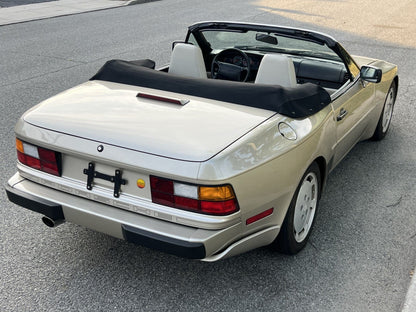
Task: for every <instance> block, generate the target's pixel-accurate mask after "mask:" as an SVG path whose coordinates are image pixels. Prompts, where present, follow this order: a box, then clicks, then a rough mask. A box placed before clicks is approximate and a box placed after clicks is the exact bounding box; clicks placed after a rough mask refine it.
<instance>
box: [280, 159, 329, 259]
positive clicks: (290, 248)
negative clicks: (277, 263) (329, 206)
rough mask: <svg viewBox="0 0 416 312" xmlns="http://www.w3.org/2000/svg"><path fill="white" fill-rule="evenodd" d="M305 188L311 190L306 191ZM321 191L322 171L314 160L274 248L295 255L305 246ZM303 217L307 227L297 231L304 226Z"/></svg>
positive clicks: (289, 210)
mask: <svg viewBox="0 0 416 312" xmlns="http://www.w3.org/2000/svg"><path fill="white" fill-rule="evenodd" d="M304 183H305V185H304ZM305 188H306V189H305ZM301 189H302V190H301ZM305 190H306V191H309V192H305ZM320 192H321V172H320V170H319V166H318V164H317V163H316V162H314V163H312V164H311V165H310V166H309V167H308V169H307V170H306V172H305V174H304V175H303V177H302V179H301V181H300V183H299V185H298V187H297V189H296V192H295V194H294V195H293V198H292V201H291V203H290V206H289V209H288V211H287V213H286V217H285V220H284V221H283V224H282V228H281V229H280V233H279V235H278V236H277V238H276V240H275V241H274V242H273V243H272V247H273V248H274V249H277V250H278V251H279V252H281V253H285V254H289V255H294V254H297V253H298V252H299V251H300V250H302V249H303V248H304V247H305V245H306V243H307V241H308V239H309V236H310V234H311V231H312V227H313V224H314V221H315V216H316V211H317V209H318V204H319V198H320V195H321V194H320ZM308 193H310V198H309V199H308V200H306V199H307V198H306V197H308V196H309V195H307V194H308ZM301 195H302V197H304V198H303V199H301V198H300V197H301ZM304 206H307V207H304ZM312 206H313V207H312ZM302 207H303V208H302ZM305 208H306V209H305ZM308 211H309V213H312V212H313V213H312V215H310V214H308ZM295 214H296V216H295ZM303 217H305V219H307V220H308V221H306V222H307V224H304V227H307V228H306V229H305V228H303V229H302V230H301V231H299V232H296V230H297V229H296V228H302V226H299V225H300V224H299V220H300V221H301V223H302V222H304V221H303V220H302V219H303ZM295 219H296V220H298V222H297V225H295V222H296V221H295Z"/></svg>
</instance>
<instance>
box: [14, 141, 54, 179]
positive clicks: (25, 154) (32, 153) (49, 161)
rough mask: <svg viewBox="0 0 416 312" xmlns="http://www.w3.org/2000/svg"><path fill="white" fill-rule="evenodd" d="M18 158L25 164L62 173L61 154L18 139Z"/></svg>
mask: <svg viewBox="0 0 416 312" xmlns="http://www.w3.org/2000/svg"><path fill="white" fill-rule="evenodd" d="M16 149H17V159H18V160H19V161H20V162H21V163H22V164H24V165H26V166H28V167H31V168H34V169H37V170H41V171H43V172H46V173H50V174H53V175H56V176H60V175H61V170H60V159H61V154H60V153H58V152H55V151H52V150H48V149H45V148H42V147H38V146H35V145H32V144H29V143H26V142H23V141H21V140H19V139H16Z"/></svg>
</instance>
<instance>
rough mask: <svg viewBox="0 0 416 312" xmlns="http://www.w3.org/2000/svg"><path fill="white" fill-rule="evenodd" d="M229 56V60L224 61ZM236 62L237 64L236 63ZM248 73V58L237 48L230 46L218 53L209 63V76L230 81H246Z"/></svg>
mask: <svg viewBox="0 0 416 312" xmlns="http://www.w3.org/2000/svg"><path fill="white" fill-rule="evenodd" d="M226 57H227V58H231V62H232V63H230V62H224V60H225V59H226ZM239 60H240V61H239ZM236 63H237V64H236ZM249 75H250V59H249V57H248V55H247V54H246V53H244V52H243V51H241V50H239V49H235V48H230V49H225V50H222V51H221V52H220V53H218V54H217V55H216V56H215V58H214V60H213V61H212V65H211V77H212V78H213V79H224V80H232V81H241V82H243V81H246V80H247V78H248V77H249Z"/></svg>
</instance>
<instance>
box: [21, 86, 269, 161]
mask: <svg viewBox="0 0 416 312" xmlns="http://www.w3.org/2000/svg"><path fill="white" fill-rule="evenodd" d="M139 92H141V93H145V94H151V95H157V96H160V97H166V98H169V99H172V98H174V99H180V100H185V101H188V102H187V104H185V105H180V104H174V103H168V102H166V101H160V100H154V99H147V98H138V97H137V96H136V95H137V94H138V93H139ZM274 114H275V112H272V111H268V110H262V109H257V108H252V107H245V106H242V105H236V104H229V103H224V102H219V101H214V100H207V99H202V98H198V97H193V96H188V95H181V94H177V93H171V92H165V91H160V90H154V89H148V88H142V87H136V86H130V85H123V84H118V83H112V82H104V81H89V82H86V83H84V84H82V85H80V86H77V87H75V88H73V89H70V90H68V91H65V92H63V93H61V94H58V95H57V96H54V97H52V98H50V99H48V100H46V101H44V102H42V103H40V104H39V105H37V106H35V107H34V108H33V109H31V110H30V111H28V112H27V113H26V114H25V115H24V120H25V121H26V122H28V123H30V124H32V125H35V126H38V127H42V128H45V129H49V130H52V131H56V132H60V133H64V134H68V135H72V136H76V137H80V138H84V139H89V140H94V141H98V142H102V143H106V144H110V145H114V146H119V147H123V148H127V149H131V150H135V151H139V152H144V153H148V154H154V155H158V156H163V157H168V158H173V159H178V160H185V161H198V162H199V161H205V160H207V159H209V158H211V157H213V156H214V155H216V154H217V153H219V152H220V151H222V150H223V149H225V148H226V147H227V146H228V145H230V144H231V143H233V142H234V141H236V140H237V139H239V138H240V137H241V136H243V135H244V134H246V133H247V132H249V131H251V130H252V129H253V128H255V127H256V126H258V125H259V124H261V123H262V122H264V121H265V120H267V119H268V118H270V117H271V116H273V115H274Z"/></svg>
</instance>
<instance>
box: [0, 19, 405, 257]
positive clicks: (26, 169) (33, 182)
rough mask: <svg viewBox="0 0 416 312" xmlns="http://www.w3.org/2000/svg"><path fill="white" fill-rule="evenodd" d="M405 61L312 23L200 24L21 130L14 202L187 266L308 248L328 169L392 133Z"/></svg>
mask: <svg viewBox="0 0 416 312" xmlns="http://www.w3.org/2000/svg"><path fill="white" fill-rule="evenodd" d="M397 89H398V76H397V66H396V65H394V64H391V63H388V62H385V61H380V60H376V59H371V58H367V57H360V56H352V55H350V54H349V53H348V52H346V51H345V49H344V48H343V47H342V46H341V45H340V44H339V43H338V42H337V41H336V40H335V39H333V38H332V37H330V36H328V35H325V34H322V33H318V32H314V31H309V30H303V29H295V28H288V27H280V26H271V25H259V24H246V23H234V22H202V23H197V24H194V25H192V26H190V27H189V29H188V33H187V35H186V38H185V41H183V42H174V44H173V49H172V54H171V61H170V63H169V65H167V66H164V67H161V68H158V69H155V63H154V62H153V61H151V60H149V59H145V60H138V61H122V60H112V61H109V62H107V63H106V64H105V65H104V66H103V67H102V68H101V69H100V70H99V71H98V72H97V74H96V75H95V76H94V77H92V78H91V79H90V80H89V81H88V82H86V83H83V84H81V85H79V86H76V87H74V88H72V89H70V90H67V91H65V92H62V93H61V94H58V95H56V96H54V97H52V98H50V99H47V100H45V101H44V102H42V103H40V104H39V105H37V106H35V107H33V108H32V109H30V110H29V111H27V112H26V113H25V114H24V115H23V116H22V117H21V118H20V119H19V120H18V122H17V125H16V128H15V133H16V149H17V159H18V161H17V173H16V174H15V175H14V176H13V177H11V178H10V179H9V181H8V184H7V185H6V191H7V195H8V198H9V200H10V201H12V202H14V203H16V204H18V205H20V206H22V207H25V208H27V209H30V210H33V211H36V212H39V213H41V214H42V215H43V218H42V219H43V222H44V223H45V224H46V225H48V226H50V227H53V226H56V225H58V224H59V223H62V222H64V221H69V222H72V223H76V224H79V225H82V226H85V227H88V228H90V229H93V230H96V231H100V232H103V233H107V234H109V235H112V236H115V237H118V238H121V239H125V240H127V241H129V242H133V243H136V244H139V245H142V246H146V247H149V248H153V249H157V250H160V251H163V252H167V253H171V254H174V255H177V256H181V257H185V258H191V259H201V260H204V261H216V260H219V259H223V258H225V257H230V256H233V255H236V254H239V253H242V252H245V251H248V250H251V249H254V248H257V247H260V246H265V245H271V246H273V247H274V248H276V249H277V250H279V251H281V252H284V253H287V254H295V253H297V252H299V251H300V250H301V249H302V248H303V247H304V246H305V244H306V243H307V240H308V238H309V236H310V234H311V230H312V226H313V224H314V219H315V216H316V212H317V209H318V202H319V199H320V196H321V193H322V190H323V188H324V185H325V181H326V179H327V176H328V173H329V172H330V171H331V170H332V169H334V167H335V166H336V165H337V164H338V163H339V162H340V161H341V160H342V159H343V157H344V156H345V155H346V154H347V153H348V151H349V150H351V148H352V147H353V146H354V145H355V144H356V143H357V142H359V141H361V140H366V139H374V140H380V139H382V138H383V137H384V136H385V135H386V133H387V131H388V129H389V125H390V121H391V118H392V112H393V106H394V102H395V99H396V94H397Z"/></svg>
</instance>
